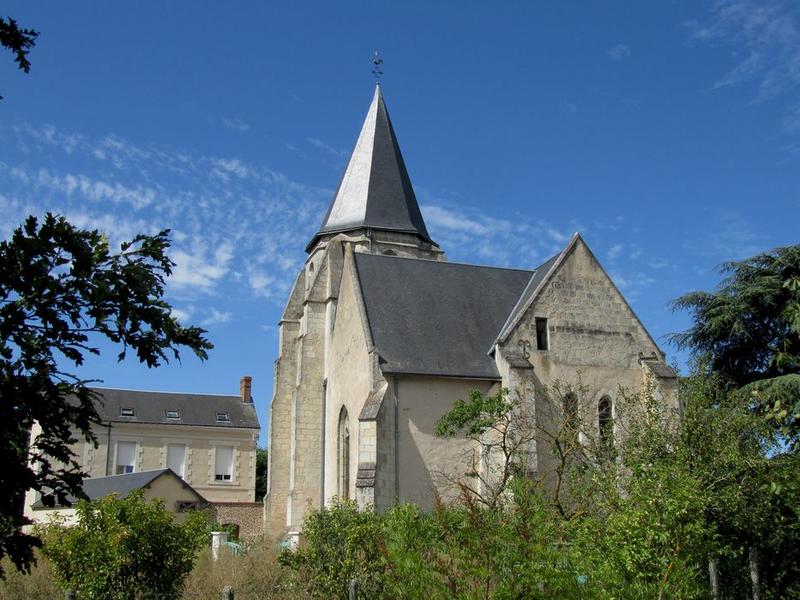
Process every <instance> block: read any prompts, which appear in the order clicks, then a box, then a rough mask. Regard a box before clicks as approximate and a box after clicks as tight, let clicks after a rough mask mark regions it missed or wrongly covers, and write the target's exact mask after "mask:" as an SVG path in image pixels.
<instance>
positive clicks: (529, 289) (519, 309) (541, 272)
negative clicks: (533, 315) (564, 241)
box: [486, 252, 561, 352]
mask: <svg viewBox="0 0 800 600" xmlns="http://www.w3.org/2000/svg"><path fill="white" fill-rule="evenodd" d="M559 256H561V252H559V253H558V254H556V255H555V256H553V257H551V258H549V259H547V260H546V261H544V262H543V263H542V264H541V265H539V266H538V267H536V270H535V271H534V273H533V277H531V280H530V281H529V282H528V285H526V286H525V290H524V291H523V292H522V295H521V296H520V297H519V300H518V301H517V303H516V304H515V305H514V308H513V310H511V311H510V314H509V315H508V319H506V321H505V323H504V324H503V328H502V329H501V330H499V333H498V335H497V339H500V340H502V339H504V338H505V337H506V336H507V335H508V334H509V332H510V330H511V329H512V328H513V327H514V323H515V322H516V320H517V317H519V316H520V314H521V313H523V312H525V310H527V308H528V301H529V300H530V299H531V297H532V296H533V294H534V293H535V292H536V288H538V287H539V284H540V283H542V281H543V280H544V278H545V276H546V275H547V273H548V272H549V271H550V269H552V268H553V265H554V264H555V263H556V260H558V257H559ZM492 345H493V344H490V345H489V346H487V348H486V351H487V352H488V351H490V350H491V346H492Z"/></svg>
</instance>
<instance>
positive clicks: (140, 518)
mask: <svg viewBox="0 0 800 600" xmlns="http://www.w3.org/2000/svg"><path fill="white" fill-rule="evenodd" d="M77 518H78V523H77V524H76V525H74V526H71V527H63V526H59V525H52V526H50V527H48V528H46V530H44V532H43V536H42V537H43V539H44V542H45V543H44V554H45V556H47V557H48V558H49V559H50V561H51V563H52V566H53V571H54V573H55V575H56V578H57V580H58V581H59V583H60V584H61V586H62V587H64V588H65V589H73V590H76V591H77V592H78V597H79V598H103V599H104V600H117V599H119V600H123V599H124V600H146V599H149V598H153V599H155V598H157V599H159V600H168V599H170V598H178V597H180V593H181V589H182V587H183V584H184V580H185V578H186V576H187V575H188V573H189V572H190V571H191V570H192V565H193V564H194V561H195V557H196V555H197V551H198V549H199V548H200V547H201V546H202V545H204V544H206V543H208V539H209V536H208V531H209V529H208V517H207V515H206V514H205V513H204V512H190V513H188V514H187V515H186V521H185V523H184V524H183V525H179V524H177V523H175V522H174V521H173V516H172V514H171V513H169V512H167V511H166V510H165V509H164V502H163V501H161V500H153V501H152V502H146V501H145V500H144V499H143V498H142V493H141V492H140V491H136V492H133V493H131V494H130V495H128V496H127V497H126V498H122V499H120V498H118V497H116V496H113V495H112V496H107V497H106V498H103V499H100V500H94V501H91V502H88V501H81V502H79V503H78V505H77Z"/></svg>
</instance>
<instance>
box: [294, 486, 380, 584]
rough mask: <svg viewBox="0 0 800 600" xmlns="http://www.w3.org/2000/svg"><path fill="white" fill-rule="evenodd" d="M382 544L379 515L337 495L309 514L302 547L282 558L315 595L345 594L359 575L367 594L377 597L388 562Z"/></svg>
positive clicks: (305, 524) (304, 528) (358, 578)
mask: <svg viewBox="0 0 800 600" xmlns="http://www.w3.org/2000/svg"><path fill="white" fill-rule="evenodd" d="M379 548H380V518H379V517H378V516H377V515H376V514H375V513H374V512H373V511H371V510H366V511H360V510H358V507H357V505H356V503H355V502H354V501H352V500H340V499H334V500H333V502H332V503H331V504H330V505H329V506H327V507H325V508H323V509H321V510H317V511H314V512H312V513H311V514H310V515H309V516H308V518H307V519H306V520H305V523H304V525H303V541H302V543H301V544H300V547H299V548H298V549H296V550H294V551H285V552H283V553H282V554H281V555H280V557H279V560H280V562H281V564H282V565H284V566H287V567H290V568H292V569H293V570H295V571H296V572H297V574H298V577H299V580H300V583H301V585H303V586H304V587H305V589H307V590H308V592H309V593H310V594H311V595H312V596H314V597H317V598H347V596H348V586H349V585H350V580H351V579H356V580H358V582H359V593H360V594H361V595H362V596H363V597H364V598H378V597H380V596H381V595H382V593H383V588H384V578H383V569H384V565H385V561H384V558H383V555H382V553H381V552H380V550H379Z"/></svg>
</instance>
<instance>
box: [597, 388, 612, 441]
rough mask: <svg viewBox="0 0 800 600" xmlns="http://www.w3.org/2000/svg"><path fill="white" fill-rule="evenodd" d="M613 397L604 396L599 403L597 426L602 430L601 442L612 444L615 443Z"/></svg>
mask: <svg viewBox="0 0 800 600" xmlns="http://www.w3.org/2000/svg"><path fill="white" fill-rule="evenodd" d="M611 410H612V405H611V398H609V397H608V396H603V397H602V398H600V401H599V402H598V403H597V428H598V430H599V432H600V443H601V444H603V445H604V446H611V445H612V444H613V443H614V416H613V414H612V412H611Z"/></svg>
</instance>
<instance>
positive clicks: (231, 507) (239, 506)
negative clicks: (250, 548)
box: [210, 502, 265, 539]
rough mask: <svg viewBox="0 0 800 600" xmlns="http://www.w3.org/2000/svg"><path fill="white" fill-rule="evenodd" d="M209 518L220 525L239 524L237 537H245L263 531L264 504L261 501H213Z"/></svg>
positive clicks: (254, 535)
mask: <svg viewBox="0 0 800 600" xmlns="http://www.w3.org/2000/svg"><path fill="white" fill-rule="evenodd" d="M210 510H211V518H212V519H213V520H214V521H216V522H217V523H219V524H220V525H227V524H229V523H231V524H234V525H238V526H239V537H241V538H243V539H246V538H252V537H256V536H259V535H261V534H262V533H264V516H265V515H264V505H263V504H262V503H261V502H214V503H212V504H211V506H210Z"/></svg>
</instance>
